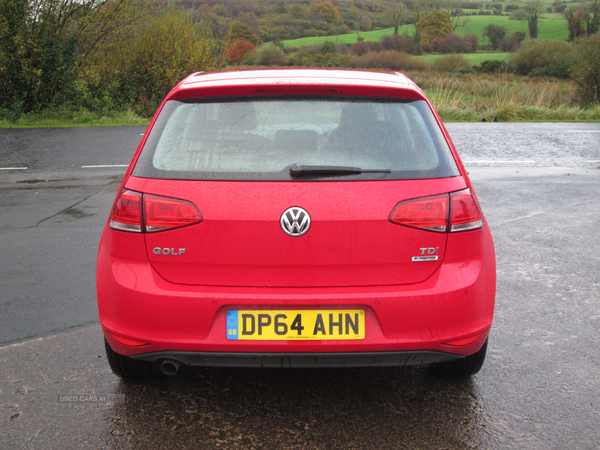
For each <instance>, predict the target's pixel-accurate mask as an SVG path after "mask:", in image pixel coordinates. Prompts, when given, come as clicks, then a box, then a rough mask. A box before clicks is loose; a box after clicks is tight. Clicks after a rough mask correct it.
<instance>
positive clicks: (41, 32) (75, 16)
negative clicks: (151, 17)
mask: <svg viewBox="0 0 600 450" xmlns="http://www.w3.org/2000/svg"><path fill="white" fill-rule="evenodd" d="M149 11H150V8H149V6H148V5H147V4H146V3H145V1H144V0H77V1H74V0H0V68H1V69H0V106H1V107H5V108H7V109H10V110H13V111H16V110H18V111H20V112H27V111H31V110H37V109H40V108H43V107H45V106H49V105H58V104H62V103H64V102H65V101H70V100H72V99H73V98H75V97H77V95H78V93H79V86H78V83H77V79H78V74H79V71H80V70H81V68H82V67H85V66H86V64H87V61H88V59H89V58H90V57H91V56H93V54H94V53H95V52H96V51H97V49H98V48H99V46H100V45H101V44H102V43H103V42H105V41H106V40H107V39H109V38H110V37H111V36H115V35H117V33H119V32H120V30H122V29H123V28H125V27H127V26H130V25H131V24H134V23H138V22H141V20H142V19H143V18H144V17H145V16H146V15H147V14H148V12H149Z"/></svg>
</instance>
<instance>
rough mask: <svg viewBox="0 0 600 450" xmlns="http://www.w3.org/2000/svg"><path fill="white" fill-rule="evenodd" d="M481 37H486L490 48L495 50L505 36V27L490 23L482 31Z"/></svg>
mask: <svg viewBox="0 0 600 450" xmlns="http://www.w3.org/2000/svg"><path fill="white" fill-rule="evenodd" d="M483 36H484V37H487V38H488V39H489V40H490V44H491V45H492V48H493V49H494V50H497V49H498V48H500V45H501V44H502V41H504V37H505V36H506V27H504V26H502V25H496V24H493V23H491V24H489V25H488V26H486V27H485V28H484V29H483Z"/></svg>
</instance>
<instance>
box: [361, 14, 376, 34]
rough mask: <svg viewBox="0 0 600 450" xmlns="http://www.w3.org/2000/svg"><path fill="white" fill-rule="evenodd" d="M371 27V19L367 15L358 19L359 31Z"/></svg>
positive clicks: (369, 29)
mask: <svg viewBox="0 0 600 450" xmlns="http://www.w3.org/2000/svg"><path fill="white" fill-rule="evenodd" d="M372 29H373V23H372V22H371V19H369V18H368V17H367V16H364V17H363V18H362V19H360V31H371V30H372Z"/></svg>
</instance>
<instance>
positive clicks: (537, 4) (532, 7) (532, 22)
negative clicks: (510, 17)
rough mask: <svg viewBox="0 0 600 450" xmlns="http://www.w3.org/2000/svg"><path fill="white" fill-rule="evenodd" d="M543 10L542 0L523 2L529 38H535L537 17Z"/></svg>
mask: <svg viewBox="0 0 600 450" xmlns="http://www.w3.org/2000/svg"><path fill="white" fill-rule="evenodd" d="M543 10H544V3H543V0H527V1H526V2H525V11H527V26H528V27H529V37H530V38H531V39H537V35H538V19H539V17H540V14H541V13H542V11H543Z"/></svg>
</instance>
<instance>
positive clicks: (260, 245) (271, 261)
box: [126, 177, 465, 287]
mask: <svg viewBox="0 0 600 450" xmlns="http://www.w3.org/2000/svg"><path fill="white" fill-rule="evenodd" d="M126 187H127V189H131V190H134V191H135V190H137V191H140V192H145V193H153V192H160V193H161V195H166V196H168V197H178V198H182V199H184V200H187V201H191V202H192V203H194V204H195V205H196V206H197V207H198V209H199V211H200V213H201V214H202V217H203V221H202V222H201V223H199V224H196V225H193V226H191V227H185V228H180V229H175V230H170V231H166V232H162V233H147V234H146V235H145V238H146V248H147V254H148V259H149V261H150V263H151V264H152V265H153V267H154V268H155V269H156V270H157V271H158V272H159V273H160V274H161V275H162V276H163V277H164V278H165V279H167V280H168V281H171V282H174V283H182V284H198V285H215V286H255V287H275V286H281V287H284V286H289V287H293V286H304V287H315V286H371V285H394V284H406V283H417V282H420V281H423V280H425V279H426V278H428V277H429V276H431V274H432V273H433V272H434V271H435V269H436V268H437V267H438V266H439V264H441V262H442V261H443V258H444V248H445V245H446V237H447V235H446V234H445V233H432V232H430V231H423V230H418V229H414V228H407V227H401V226H398V225H395V224H393V223H391V222H390V221H389V220H388V217H389V215H390V213H391V212H392V210H393V208H394V206H395V205H396V204H398V203H399V202H401V201H404V200H407V199H411V198H415V197H420V196H426V195H435V194H439V193H446V192H453V191H458V190H460V189H464V187H465V183H464V181H463V180H462V178H460V177H453V178H448V179H444V180H416V181H415V180H407V181H383V182H380V181H376V182H373V181H356V182H351V181H346V182H344V181H336V182H317V183H306V182H304V183H303V182H279V183H273V182H244V183H231V182H218V181H180V180H170V181H168V182H165V181H163V180H151V179H140V178H132V179H130V181H129V182H128V183H127V185H126ZM348 192H352V195H348ZM292 206H300V207H302V208H304V209H305V210H306V211H308V212H309V214H310V216H311V221H312V222H311V227H310V229H309V231H308V232H307V233H306V234H305V235H303V236H301V237H299V238H298V237H291V236H288V235H286V234H285V233H284V232H283V230H282V229H281V226H280V217H281V215H282V213H283V212H284V211H285V210H286V209H287V208H289V207H292ZM163 248H167V249H171V248H173V249H176V252H174V253H175V255H173V254H166V255H165V254H163V253H159V254H156V253H155V252H154V250H155V249H163ZM424 248H426V249H435V253H431V254H435V256H437V257H438V259H437V260H435V261H420V262H414V261H412V259H411V258H412V257H415V256H419V255H422V254H424V251H423V249H424ZM178 249H185V252H184V253H182V254H179V251H178Z"/></svg>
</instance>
